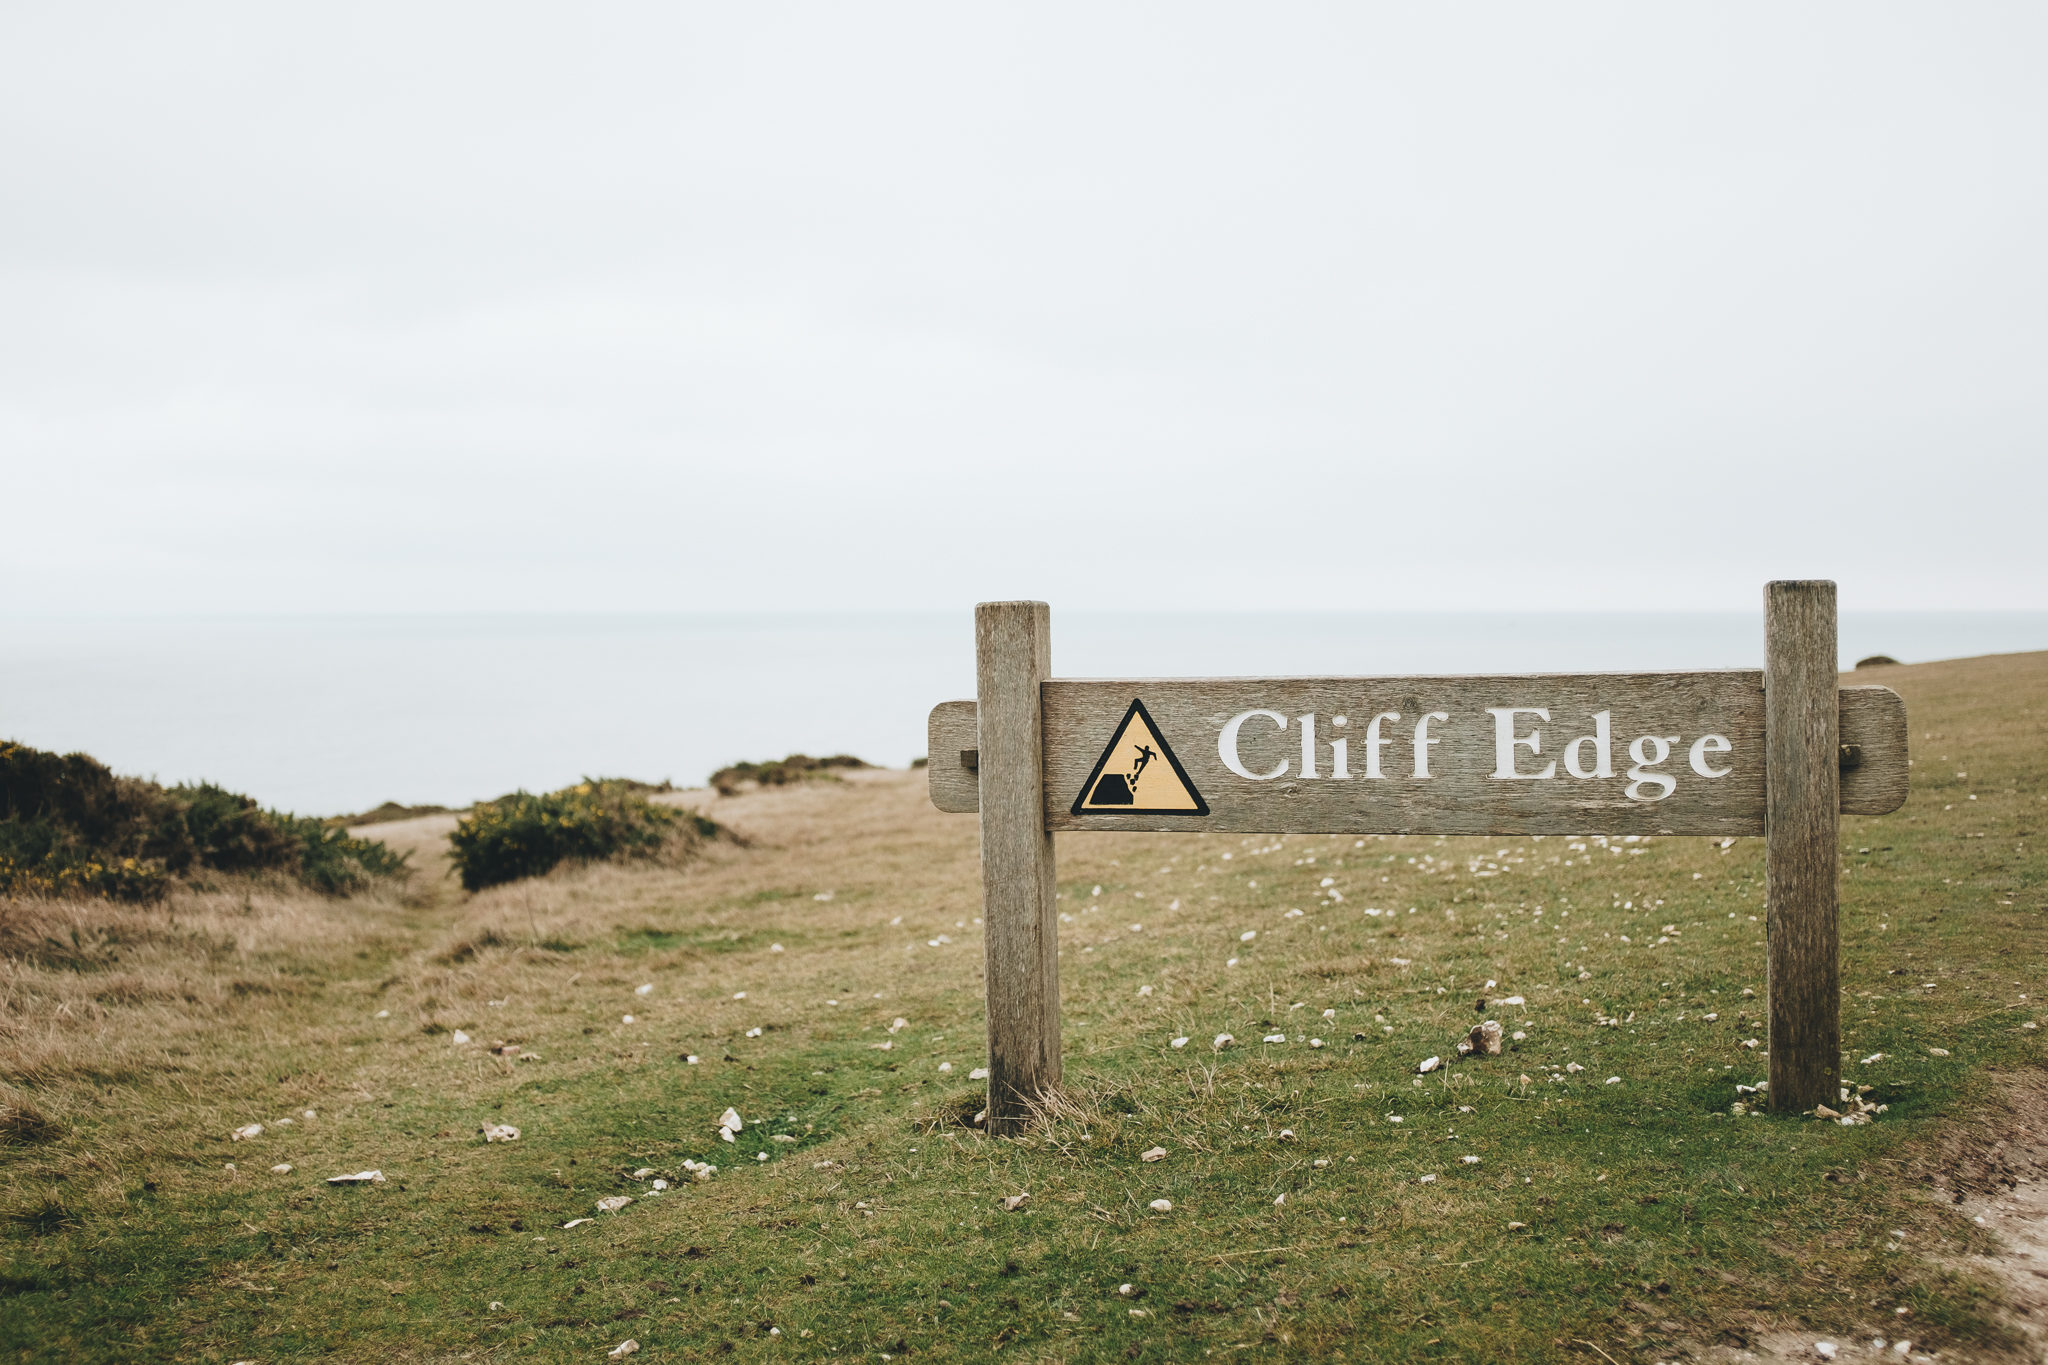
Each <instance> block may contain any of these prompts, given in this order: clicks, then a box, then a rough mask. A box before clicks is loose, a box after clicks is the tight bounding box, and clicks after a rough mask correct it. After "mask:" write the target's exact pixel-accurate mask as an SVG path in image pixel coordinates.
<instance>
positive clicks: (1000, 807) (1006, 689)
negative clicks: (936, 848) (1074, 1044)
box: [974, 602, 1060, 1134]
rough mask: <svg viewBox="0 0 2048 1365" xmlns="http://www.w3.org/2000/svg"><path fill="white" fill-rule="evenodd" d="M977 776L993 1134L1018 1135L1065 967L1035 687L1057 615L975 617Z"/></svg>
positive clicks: (1038, 1078) (1048, 658)
mask: <svg viewBox="0 0 2048 1365" xmlns="http://www.w3.org/2000/svg"><path fill="white" fill-rule="evenodd" d="M974 663H975V673H976V696H977V702H978V704H977V711H978V716H979V747H980V757H979V764H980V775H981V784H980V785H981V901H982V918H983V920H984V921H985V923H984V925H983V931H984V932H983V938H984V941H985V943H986V945H987V959H986V960H987V976H988V1073H989V1074H988V1131H989V1132H991V1133H997V1134H1004V1133H1016V1132H1019V1131H1021V1130H1022V1129H1023V1127H1024V1123H1025V1120H1026V1118H1027V1116H1028V1114H1029V1106H1030V1103H1031V1101H1033V1100H1035V1099H1037V1098H1038V1097H1039V1096H1041V1095H1044V1094H1046V1093H1047V1092H1048V1091H1050V1090H1051V1089H1052V1088H1053V1087H1054V1086H1056V1085H1058V1084H1059V1079H1060V958H1059V951H1060V949H1059V925H1058V921H1057V916H1056V912H1055V910H1054V907H1053V898H1054V895H1055V890H1056V888H1055V883H1054V870H1053V852H1052V834H1051V832H1050V831H1049V830H1048V829H1047V828H1046V824H1045V794H1044V792H1043V790H1042V785H1043V782H1044V772H1045V753H1044V747H1045V737H1044V727H1043V714H1042V712H1043V702H1042V700H1041V697H1040V684H1041V683H1043V682H1044V681H1045V680H1046V678H1048V677H1049V676H1051V673H1052V609H1051V608H1050V607H1048V606H1047V605H1046V604H1045V603H1043V602H983V603H982V604H981V605H979V606H977V607H976V608H975V609H974Z"/></svg>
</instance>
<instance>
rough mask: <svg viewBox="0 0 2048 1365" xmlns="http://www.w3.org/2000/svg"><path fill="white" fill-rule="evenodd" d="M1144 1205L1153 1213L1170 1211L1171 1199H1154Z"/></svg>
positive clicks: (1171, 1206)
mask: <svg viewBox="0 0 2048 1365" xmlns="http://www.w3.org/2000/svg"><path fill="white" fill-rule="evenodd" d="M1145 1207H1146V1208H1148V1209H1150V1210H1152V1212H1154V1213H1172V1212H1173V1201H1172V1200H1171V1199H1155V1200H1153V1201H1152V1202H1151V1203H1149V1204H1147V1205H1146V1206H1145Z"/></svg>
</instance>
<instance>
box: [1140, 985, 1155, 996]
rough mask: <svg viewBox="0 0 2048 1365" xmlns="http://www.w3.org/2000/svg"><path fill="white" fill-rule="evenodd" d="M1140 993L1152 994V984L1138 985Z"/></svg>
mask: <svg viewBox="0 0 2048 1365" xmlns="http://www.w3.org/2000/svg"><path fill="white" fill-rule="evenodd" d="M1138 994H1139V995H1150V994H1152V988H1151V987H1150V986H1140V987H1138Z"/></svg>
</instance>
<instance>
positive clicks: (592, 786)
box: [448, 778, 725, 891]
mask: <svg viewBox="0 0 2048 1365" xmlns="http://www.w3.org/2000/svg"><path fill="white" fill-rule="evenodd" d="M651 790H659V789H658V788H651V787H648V786H647V785H646V784H645V783H640V782H632V781H628V780H626V779H623V778H610V779H605V778H586V779H584V780H583V781H582V782H580V783H578V784H577V785H576V786H573V787H564V788H563V789H562V790H560V791H558V792H548V793H547V794H545V795H542V796H536V795H534V794H533V793H531V792H523V791H521V792H513V793H512V794H511V795H510V796H501V797H499V798H498V799H497V800H495V801H486V802H483V803H481V804H479V805H478V806H477V807H476V808H475V809H474V810H472V811H471V812H470V813H469V815H468V816H467V817H465V818H464V819H463V821H462V822H461V823H460V824H458V825H457V826H456V827H455V832H454V833H453V834H452V835H450V836H449V838H448V843H449V846H450V848H451V849H452V850H453V852H452V857H453V859H454V863H455V871H456V873H457V874H458V875H459V876H460V877H461V878H462V885H463V888H464V889H465V890H469V891H480V890H482V889H483V888H484V887H487V886H497V885H499V884H500V883H503V882H510V881H517V880H518V879H519V878H521V877H538V876H541V875H543V874H544V873H547V872H550V871H553V870H554V869H555V868H556V867H558V866H560V865H561V864H562V863H565V862H596V861H599V860H601V859H607V858H654V857H661V856H667V857H680V856H687V854H688V853H689V852H691V851H693V850H694V849H695V848H696V847H697V846H698V845H699V844H701V843H703V842H704V841H705V840H706V839H711V838H716V837H718V836H720V835H722V834H725V830H724V828H723V827H722V826H721V825H719V823H718V822H717V821H715V820H708V819H706V818H704V817H703V816H701V815H698V814H696V813H694V812H692V811H684V810H676V809H674V808H672V807H668V806H657V805H654V804H652V803H651V802H649V801H648V800H647V798H646V797H645V796H644V795H642V793H643V792H646V791H651Z"/></svg>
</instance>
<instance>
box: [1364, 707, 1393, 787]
mask: <svg viewBox="0 0 2048 1365" xmlns="http://www.w3.org/2000/svg"><path fill="white" fill-rule="evenodd" d="M1399 719H1401V713H1400V712H1399V711H1382V712H1380V713H1379V714H1378V715H1376V716H1374V717H1373V718H1372V723H1371V724H1370V725H1367V726H1366V727H1365V775H1366V776H1367V777H1369V778H1378V777H1379V776H1380V750H1382V749H1384V748H1386V747H1387V746H1388V745H1389V744H1392V743H1393V742H1394V741H1392V740H1390V739H1386V738H1384V737H1382V736H1381V734H1380V722H1381V721H1383V720H1399Z"/></svg>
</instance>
